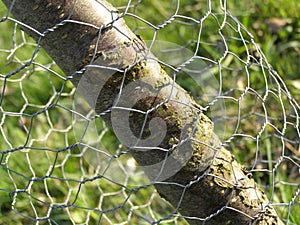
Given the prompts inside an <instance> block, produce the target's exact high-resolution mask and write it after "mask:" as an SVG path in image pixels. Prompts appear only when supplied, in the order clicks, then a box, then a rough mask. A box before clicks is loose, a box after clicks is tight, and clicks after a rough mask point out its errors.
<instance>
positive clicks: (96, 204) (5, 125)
mask: <svg viewBox="0 0 300 225" xmlns="http://www.w3.org/2000/svg"><path fill="white" fill-rule="evenodd" d="M136 2H137V1H132V4H133V3H136ZM174 2H175V1H174ZM112 3H113V4H114V5H115V6H117V7H119V9H120V11H124V10H125V7H124V6H126V4H127V1H125V0H123V1H112ZM218 4H219V3H216V2H213V4H212V9H215V8H214V7H215V6H216V5H218ZM207 7H208V5H207V1H201V0H198V1H197V0H195V1H181V5H180V10H179V13H180V14H184V15H186V16H190V17H193V18H201V16H203V15H204V12H206V11H207ZM227 8H228V10H229V11H230V13H231V14H232V15H234V16H236V17H237V18H238V19H239V20H240V21H241V23H242V24H243V25H244V26H245V27H246V28H247V29H248V30H249V31H250V33H251V34H252V35H253V36H254V39H255V41H256V43H258V44H259V46H260V47H261V49H262V51H263V52H264V54H265V56H266V58H267V59H268V61H269V63H270V64H271V65H272V66H273V68H274V69H275V70H276V71H278V73H279V75H280V76H281V77H282V78H283V80H284V81H285V84H286V85H287V86H288V87H289V90H290V91H291V93H292V94H293V96H294V97H295V99H296V101H298V103H299V102H300V74H299V64H300V19H299V11H300V2H299V1H297V0H293V1H283V0H279V1H273V0H266V1H258V0H254V1H251V2H249V1H245V0H242V1H235V0H233V1H228V2H227ZM175 10H176V4H172V1H159V0H154V1H141V3H139V4H137V6H136V7H133V8H130V9H129V12H130V13H132V14H135V15H138V16H139V17H141V18H143V19H145V20H147V21H149V22H151V23H152V24H153V25H156V26H158V25H161V24H162V23H163V22H164V21H166V20H167V19H168V18H169V16H170V14H172V13H174V11H175ZM6 12H7V9H6V8H5V7H4V5H3V4H2V2H0V18H1V17H4V16H5V14H6ZM214 13H215V14H216V15H218V13H219V12H218V11H216V12H214ZM125 19H126V21H127V23H128V24H129V25H130V27H131V28H132V29H134V30H135V32H136V33H137V34H139V35H141V36H142V38H143V39H144V40H150V41H151V40H153V38H154V37H156V38H158V39H160V40H164V41H169V42H172V43H176V44H178V45H185V44H187V43H188V41H189V40H195V39H196V37H197V34H198V33H197V32H196V31H197V29H198V28H199V27H197V26H196V27H195V26H194V25H192V26H191V25H188V24H187V23H185V22H188V21H186V20H184V19H182V20H178V21H179V22H178V23H177V22H172V23H171V24H170V25H167V26H165V27H164V28H162V29H160V30H159V31H158V32H155V30H154V29H153V28H151V27H150V26H149V25H147V24H145V23H143V22H141V21H138V20H136V19H135V18H134V17H132V16H129V15H128V16H125ZM218 19H219V20H221V19H222V18H221V15H220V18H218ZM206 26H207V27H206ZM219 26H220V25H219V24H218V23H216V20H214V19H213V18H210V19H209V20H208V21H207V23H206V25H205V26H204V27H203V39H202V41H203V42H206V43H217V42H218V41H220V36H219V35H218V29H219ZM276 26H277V27H278V29H276ZM206 29H207V30H209V31H207V32H206ZM245 37H247V34H245ZM228 46H230V48H231V49H232V51H234V52H236V53H237V54H239V55H240V57H241V58H243V57H245V48H244V47H243V46H242V45H241V44H240V42H238V41H234V40H231V42H228ZM187 47H188V48H190V49H191V50H193V49H194V48H195V46H194V45H193V44H191V45H188V46H187ZM35 49H36V47H35V45H34V41H32V40H31V39H30V38H29V37H28V36H26V35H25V34H24V33H22V32H20V30H19V27H18V26H16V24H15V23H14V22H12V21H4V22H1V23H0V75H1V77H0V82H1V83H0V91H1V92H2V93H1V99H0V101H1V113H0V121H1V122H0V125H1V126H0V127H1V135H0V152H1V155H0V157H1V160H0V163H1V164H0V165H1V167H0V224H1V225H2V224H3V225H4V224H9V225H10V224H17V225H18V224H51V223H52V224H63V225H64V224H85V223H89V224H97V223H100V224H150V223H149V221H151V220H153V218H155V220H159V219H162V218H166V219H165V220H163V221H162V222H161V223H163V224H185V221H184V220H183V219H181V218H176V217H175V219H174V218H170V219H169V220H168V219H167V217H168V216H169V215H170V214H171V213H172V212H173V209H172V208H171V207H170V206H169V205H168V203H166V202H164V201H162V200H160V199H159V197H158V196H157V194H156V193H155V191H154V188H153V187H152V186H147V183H148V181H147V179H146V178H144V176H143V175H141V174H140V175H139V173H138V174H137V175H134V176H133V175H131V174H130V172H129V169H130V167H129V166H128V165H129V164H130V163H132V161H131V159H130V157H129V156H128V154H121V153H122V152H123V151H126V149H124V147H122V146H119V142H118V140H117V139H116V137H115V136H114V135H113V134H112V132H111V131H110V130H108V129H107V128H106V127H105V125H103V124H102V121H101V120H95V123H96V127H97V129H96V132H95V133H93V132H89V133H88V135H86V136H89V138H90V139H89V140H84V141H85V142H86V143H89V144H90V146H95V147H97V148H98V149H100V150H103V152H98V154H97V155H93V153H92V152H93V150H92V149H91V148H90V147H86V146H76V145H74V144H76V143H77V141H78V138H77V137H76V135H75V136H74V129H75V131H76V132H83V130H81V129H84V127H85V122H86V120H84V119H82V120H81V121H80V120H79V121H78V123H77V124H76V126H77V127H76V128H74V125H72V121H73V119H74V114H73V113H72V112H71V111H70V109H72V101H73V99H74V93H75V89H74V87H73V86H72V84H71V83H70V82H68V81H65V80H64V75H63V74H62V72H61V71H60V70H59V68H58V67H57V66H56V65H55V64H54V63H53V61H52V60H51V59H50V58H49V57H48V56H47V54H46V53H45V52H44V51H43V50H42V49H41V50H39V52H38V54H37V55H36V56H35V57H34V59H33V61H34V63H33V64H31V65H30V66H28V67H26V68H23V69H22V70H21V71H20V72H19V73H17V74H15V75H13V76H11V77H10V78H9V79H4V78H5V75H7V74H10V73H11V72H13V71H16V70H17V69H19V68H22V66H24V65H25V63H26V62H28V61H30V60H31V58H32V55H33V53H34V51H35ZM198 53H199V54H201V55H204V56H205V57H208V58H209V57H211V58H218V57H220V55H221V51H218V48H217V46H216V45H209V44H203V45H201V48H200V49H199V52H198ZM229 64H230V65H233V67H240V66H241V65H240V64H239V62H238V61H235V59H231V61H229ZM39 65H43V66H44V67H45V68H47V69H45V68H42V67H40V66H39ZM167 69H168V68H167ZM53 71H55V72H53ZM253 73H255V72H253ZM257 73H258V72H257ZM238 76H239V74H238V73H237V72H236V73H235V74H234V73H233V74H231V73H228V74H224V78H228V79H227V82H226V80H225V82H224V87H226V88H228V89H230V87H231V86H232V85H236V84H237V83H232V81H239V79H238ZM178 82H179V83H180V84H181V85H182V86H183V87H185V88H186V89H188V91H189V92H191V93H192V94H194V95H195V96H196V97H197V96H200V95H201V91H199V88H198V87H197V86H195V85H194V84H193V82H192V81H191V80H189V79H188V77H186V76H184V75H182V76H179V77H178ZM241 82H243V80H241ZM252 82H253V83H255V86H254V87H255V88H256V89H257V90H260V89H262V88H263V87H264V81H263V79H261V78H260V76H258V75H257V77H255V80H253V81H252ZM235 94H236V95H237V96H238V95H240V94H241V93H240V92H238V91H237V93H233V95H235ZM77 100H78V99H77ZM79 100H80V99H79ZM79 100H78V101H79ZM199 101H200V102H201V98H200V100H199ZM274 101H276V99H275V100H274ZM77 104H78V105H79V107H82V110H83V111H85V112H86V111H88V107H87V106H86V104H85V103H84V102H79V103H78V102H77ZM225 104H226V106H227V108H228V109H229V112H228V113H229V114H230V107H232V106H233V105H232V103H230V102H226V103H225ZM243 104H244V105H245V111H246V110H247V109H248V107H249V108H252V107H253V106H252V104H255V103H253V102H252V100H251V98H250V97H249V99H248V98H245V100H244V102H243ZM78 110H79V109H78ZM235 110H236V109H235ZM271 110H273V111H274V113H276V112H277V109H276V108H275V109H271ZM5 112H9V113H5ZM256 119H257V118H256ZM249 121H250V125H249V123H248V124H245V125H244V129H245V130H247V131H249V132H252V133H253V132H256V130H255V129H254V128H253V127H251V121H252V120H251V119H250V120H249ZM278 126H280V124H279V123H278ZM78 127H79V128H78ZM76 129H77V130H76ZM78 129H79V130H80V131H78ZM231 129H232V128H230V127H228V132H229V133H230V131H232V130H231ZM49 131H50V132H49ZM91 131H95V130H93V128H91ZM267 132H272V131H271V130H266V132H265V133H264V134H263V135H265V136H266V137H267V136H268V133H267ZM225 136H226V134H225ZM291 136H292V135H291ZM93 139H95V140H98V141H99V140H100V143H101V146H99V145H97V143H98V142H97V141H95V143H91V142H92V141H93ZM272 140H274V142H272ZM276 141H277V142H278V140H275V139H274V138H273V139H272V138H267V139H266V141H263V142H262V143H261V145H262V149H264V150H261V152H260V156H261V158H263V159H265V160H266V162H263V161H262V162H261V166H262V168H261V169H264V168H267V169H272V167H273V166H274V165H273V164H272V163H270V162H272V159H274V158H276V157H278V151H279V150H278V151H277V150H276V148H277V147H278V148H280V144H278V146H277V144H275V143H277V142H276ZM28 146H29V147H28ZM240 149H244V151H240ZM104 150H105V151H104ZM231 150H232V151H234V152H235V155H236V157H237V160H239V161H240V162H242V163H243V164H245V166H250V165H251V163H252V161H253V157H254V155H255V153H256V146H255V143H254V142H253V141H245V140H241V141H240V142H237V144H232V146H231ZM295 151H298V150H297V149H295ZM107 153H108V154H107ZM293 154H294V155H296V154H297V152H291V153H290V155H287V156H289V157H291V156H292V155H293ZM112 155H118V156H119V158H120V160H119V161H118V160H115V159H112V158H111V156H112ZM298 157H300V156H299V155H298ZM89 158H92V162H93V163H90V162H89ZM95 158H97V160H98V161H97V160H96V162H95V161H94V159H95ZM107 168H110V170H111V168H113V169H114V171H115V173H105V170H106V169H107ZM296 169H298V170H299V167H298V168H296ZM293 170H295V165H294V164H292V165H290V164H289V163H285V164H283V166H281V167H280V168H278V170H277V171H276V179H279V178H280V179H282V180H283V181H287V183H286V184H280V185H278V187H277V186H276V189H275V190H276V193H275V194H274V195H272V196H273V201H274V202H275V203H276V202H278V203H286V204H288V203H290V202H291V201H292V198H293V196H295V192H296V190H297V187H298V186H297V183H298V185H299V182H300V178H299V172H297V171H293ZM261 171H263V170H261ZM99 174H105V176H104V177H97V179H94V178H95V177H96V176H97V175H99ZM48 175H50V177H47V176H48ZM254 176H255V178H256V180H257V181H258V182H259V184H260V185H261V186H262V187H264V188H265V190H266V191H267V194H268V196H271V193H272V187H273V185H269V186H268V184H270V183H272V176H271V175H270V174H269V173H267V172H257V173H255V172H254ZM32 178H42V179H36V180H34V181H33V180H32ZM87 179H91V180H90V181H89V182H82V181H84V180H87ZM290 183H294V184H296V185H291V184H290ZM122 185H123V186H122ZM137 187H139V188H137ZM16 190H19V192H16ZM24 190H26V191H27V192H25V191H24ZM28 190H30V193H31V194H32V195H28ZM268 190H271V191H269V192H268ZM12 200H14V202H13V201H12ZM299 202H300V200H299V195H298V196H296V198H295V199H294V204H292V205H291V206H290V207H289V206H288V205H278V207H276V208H277V209H278V211H279V213H280V215H281V216H282V217H283V218H285V219H286V218H287V217H289V224H300V217H299V211H300V207H299ZM12 205H13V206H14V207H13V209H12V207H11V206H12ZM51 207H53V208H52V210H50V209H51ZM98 209H100V210H98ZM101 210H104V211H103V213H101ZM37 217H39V218H47V217H50V218H51V219H52V221H51V223H50V222H49V220H47V219H41V221H39V223H37V222H36V221H35V220H34V219H35V218H37ZM70 218H71V219H70ZM126 220H128V221H130V222H126ZM100 221H101V222H100ZM122 222H123V223H122Z"/></svg>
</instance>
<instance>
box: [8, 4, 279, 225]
mask: <svg viewBox="0 0 300 225" xmlns="http://www.w3.org/2000/svg"><path fill="white" fill-rule="evenodd" d="M3 2H4V3H5V4H6V6H7V7H8V8H9V7H10V6H11V4H12V3H14V5H13V7H12V14H13V15H14V17H15V18H16V19H17V20H18V21H21V22H22V23H24V24H26V25H28V26H30V27H31V28H33V29H28V28H26V27H25V26H22V29H24V30H25V31H26V32H27V33H28V34H29V35H31V36H32V37H33V38H34V39H35V40H37V41H38V43H39V44H40V45H41V46H42V47H43V48H44V49H45V50H46V51H47V52H48V54H49V55H50V56H51V57H52V58H53V59H54V60H55V61H56V63H57V64H58V65H59V66H60V68H61V69H62V70H63V71H64V72H65V73H66V75H68V76H72V81H73V83H74V84H75V85H77V86H78V88H79V89H81V91H82V92H83V93H84V95H85V96H87V97H86V98H87V101H88V102H89V103H90V105H91V106H94V107H95V109H96V111H97V112H98V113H100V114H101V113H102V115H103V119H104V120H105V122H106V123H107V124H108V125H109V126H110V127H111V128H112V129H113V130H114V131H115V132H117V133H118V134H119V136H121V139H122V138H124V139H123V140H121V141H123V142H125V143H124V144H126V145H127V146H128V147H129V149H131V153H132V155H133V157H134V158H135V160H136V161H137V162H138V164H139V165H140V166H142V167H143V168H144V170H145V173H146V174H147V175H148V177H149V178H150V179H152V180H154V181H157V182H154V185H155V187H156V189H157V191H158V193H159V194H160V195H161V196H162V197H163V198H165V199H166V200H168V201H169V202H170V203H171V204H172V205H173V206H174V207H175V208H176V209H178V211H179V212H180V213H181V214H182V215H183V216H185V217H186V219H187V220H188V221H189V223H190V224H201V223H202V222H201V221H204V220H206V222H205V224H233V225H235V224H260V225H262V224H270V225H271V224H283V223H282V222H281V220H280V219H279V218H278V216H277V214H276V212H275V210H274V209H273V208H272V207H271V206H270V205H269V202H268V199H267V197H266V196H265V195H264V193H263V192H262V191H261V190H260V189H259V188H258V187H257V185H256V183H255V182H254V180H253V179H251V178H249V177H248V176H247V172H245V171H244V169H243V168H242V167H241V166H240V165H239V164H238V163H237V162H236V161H235V159H234V156H233V155H232V154H231V153H230V152H229V151H227V150H226V149H225V148H224V147H222V145H221V143H220V141H219V140H218V138H217V137H216V135H215V134H214V132H213V123H212V122H211V120H210V119H209V118H208V117H207V116H206V115H204V113H203V112H202V111H201V106H199V105H198V104H197V103H196V102H195V101H194V100H193V98H192V97H191V96H190V95H189V94H188V93H187V92H186V91H185V90H183V89H182V88H181V87H179V86H178V85H177V84H176V83H174V81H173V80H172V79H171V78H170V77H169V76H168V75H167V74H166V72H165V71H164V70H163V67H162V66H161V65H160V64H159V63H158V62H157V60H156V59H155V57H154V56H153V55H152V54H151V53H150V52H149V51H148V49H147V48H146V46H145V44H144V42H143V41H142V40H141V39H140V38H139V37H137V36H136V35H135V34H134V33H132V32H131V31H130V29H129V28H128V27H127V26H126V24H125V22H124V20H123V19H122V17H121V14H119V13H118V11H117V10H116V9H115V8H113V7H112V6H111V5H110V4H109V3H107V2H105V1H102V0H98V1H93V0H77V1H75V0H73V1H72V0H35V1H30V0H22V1H21V0H16V1H11V0H3ZM91 65H94V66H91ZM95 65H96V66H95ZM99 67H101V68H102V69H99ZM76 71H77V72H76ZM78 71H81V72H84V74H83V75H82V73H81V72H78ZM82 79H84V80H83V81H82ZM86 87H88V89H87V88H86ZM99 87H101V88H100V89H99ZM120 90H122V95H120ZM98 92H99V95H98ZM95 94H97V95H96V96H98V97H97V98H93V97H91V96H94V95H95ZM89 96H90V97H89ZM142 97H144V98H142ZM116 99H118V101H116ZM125 108H133V109H134V110H131V111H130V112H129V111H128V110H127V111H126V110H124V109H125ZM103 112H107V113H103ZM124 115H125V116H128V121H123V120H121V119H120V118H122V117H123V116H124ZM112 118H113V119H115V120H116V121H114V120H112ZM157 118H160V119H157ZM151 121H152V122H151ZM117 122H118V123H117ZM116 126H118V127H117V128H116ZM128 126H129V128H130V129H128ZM128 131H129V132H131V133H132V135H131V136H130V138H128V133H126V132H128ZM124 134H125V136H124V137H123V136H122V135H124ZM126 135H127V136H126ZM138 137H141V138H138ZM143 139H146V140H147V143H150V145H146V144H147V143H146V142H145V143H143ZM137 140H138V141H140V142H135V141H137ZM157 140H159V143H158V144H157V143H156V141H157ZM137 143H138V146H139V147H137ZM147 147H148V148H147ZM149 147H150V148H149ZM162 149H163V150H165V151H163V150H162ZM166 150H168V151H166ZM161 168H163V170H161ZM199 219H200V221H199Z"/></svg>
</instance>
